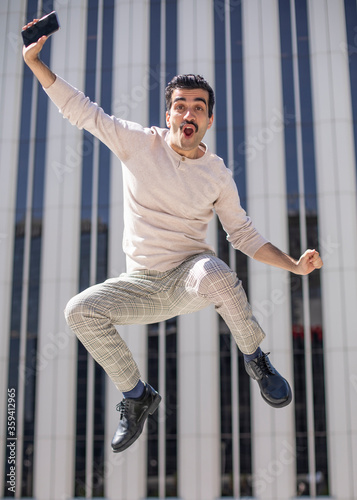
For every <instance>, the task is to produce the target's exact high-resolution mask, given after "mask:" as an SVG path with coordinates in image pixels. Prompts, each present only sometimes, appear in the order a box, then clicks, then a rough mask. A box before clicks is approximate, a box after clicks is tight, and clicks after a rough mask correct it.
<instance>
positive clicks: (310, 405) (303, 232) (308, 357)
mask: <svg viewBox="0 0 357 500" xmlns="http://www.w3.org/2000/svg"><path fill="white" fill-rule="evenodd" d="M290 11H291V33H292V50H293V69H294V98H295V113H296V142H297V145H296V146H297V167H298V184H299V211H300V241H301V247H302V249H305V248H307V224H306V207H305V188H304V165H303V143H302V130H301V127H302V123H301V112H300V109H301V108H300V86H299V65H298V48H297V29H296V16H295V0H290ZM302 294H303V311H304V312H303V321H304V348H305V376H306V404H307V429H308V436H307V438H308V448H309V449H308V459H309V477H310V478H311V480H310V496H311V497H312V498H314V497H316V482H315V478H316V465H315V464H316V461H315V433H314V427H315V424H314V397H313V377H312V352H311V336H310V331H311V321H310V294H309V282H308V277H307V276H303V277H302Z"/></svg>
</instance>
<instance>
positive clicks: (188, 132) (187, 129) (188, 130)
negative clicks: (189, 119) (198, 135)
mask: <svg viewBox="0 0 357 500" xmlns="http://www.w3.org/2000/svg"><path fill="white" fill-rule="evenodd" d="M184 133H185V135H186V136H187V137H191V135H192V134H193V130H192V128H186V129H185V130H184Z"/></svg>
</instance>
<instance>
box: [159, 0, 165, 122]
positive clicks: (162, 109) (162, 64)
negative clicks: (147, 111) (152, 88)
mask: <svg viewBox="0 0 357 500" xmlns="http://www.w3.org/2000/svg"><path fill="white" fill-rule="evenodd" d="M165 34H166V0H161V10H160V40H161V43H160V77H159V78H160V96H163V95H164V92H165V86H166V81H165V77H166V36H165ZM165 123H166V120H165V99H163V98H160V126H161V127H165Z"/></svg>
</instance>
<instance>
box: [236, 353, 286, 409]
mask: <svg viewBox="0 0 357 500" xmlns="http://www.w3.org/2000/svg"><path fill="white" fill-rule="evenodd" d="M268 354H270V353H269V352H268V353H267V354H265V353H264V352H263V353H262V355H261V356H259V357H258V358H255V359H252V360H251V361H249V362H245V371H246V372H247V373H248V375H249V376H250V377H252V379H254V380H256V381H257V382H258V384H259V387H260V394H261V395H262V398H263V399H264V401H266V402H267V403H268V405H270V406H273V407H274V408H283V407H284V406H287V405H288V404H289V403H290V402H291V400H292V393H291V389H290V385H289V383H288V382H287V380H285V378H284V377H282V376H281V375H280V373H278V372H277V371H276V370H275V368H274V367H273V365H272V364H271V363H270V361H269V358H268Z"/></svg>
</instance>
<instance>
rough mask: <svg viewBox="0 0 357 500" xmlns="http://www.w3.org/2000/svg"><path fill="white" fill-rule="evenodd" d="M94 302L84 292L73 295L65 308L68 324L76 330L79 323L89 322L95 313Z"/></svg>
mask: <svg viewBox="0 0 357 500" xmlns="http://www.w3.org/2000/svg"><path fill="white" fill-rule="evenodd" d="M94 312H95V311H94V308H93V303H92V301H91V300H90V298H89V297H84V296H83V295H82V294H79V295H76V296H74V297H72V298H71V299H70V300H69V302H68V304H67V305H66V307H65V309H64V316H65V319H66V322H67V324H68V326H69V327H70V328H71V329H72V330H73V331H76V329H77V328H78V325H81V324H83V322H87V321H88V319H89V318H90V317H91V316H93V313H94Z"/></svg>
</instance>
